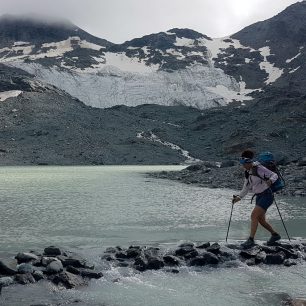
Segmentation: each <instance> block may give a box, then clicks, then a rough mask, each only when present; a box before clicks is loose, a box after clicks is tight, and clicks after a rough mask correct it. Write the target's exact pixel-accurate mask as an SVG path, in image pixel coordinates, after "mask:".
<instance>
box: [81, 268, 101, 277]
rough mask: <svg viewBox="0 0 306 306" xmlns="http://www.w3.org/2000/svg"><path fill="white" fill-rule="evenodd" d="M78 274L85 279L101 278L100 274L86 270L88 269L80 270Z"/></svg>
mask: <svg viewBox="0 0 306 306" xmlns="http://www.w3.org/2000/svg"><path fill="white" fill-rule="evenodd" d="M80 274H81V276H82V277H87V278H95V279H99V278H101V277H103V273H102V272H97V271H92V270H88V269H84V270H81V273H80Z"/></svg>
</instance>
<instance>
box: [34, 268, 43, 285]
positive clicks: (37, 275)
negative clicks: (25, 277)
mask: <svg viewBox="0 0 306 306" xmlns="http://www.w3.org/2000/svg"><path fill="white" fill-rule="evenodd" d="M32 275H33V277H34V279H35V280H36V281H37V282H38V281H40V280H42V279H44V278H45V276H44V273H43V272H42V271H38V270H36V271H34V272H33V273H32Z"/></svg>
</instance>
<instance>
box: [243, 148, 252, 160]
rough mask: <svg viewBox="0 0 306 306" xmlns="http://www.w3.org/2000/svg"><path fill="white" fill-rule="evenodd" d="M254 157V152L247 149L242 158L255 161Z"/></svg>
mask: <svg viewBox="0 0 306 306" xmlns="http://www.w3.org/2000/svg"><path fill="white" fill-rule="evenodd" d="M254 155H255V154H254V152H253V151H252V150H250V149H246V150H244V151H243V152H242V153H241V157H245V158H250V159H253V157H254Z"/></svg>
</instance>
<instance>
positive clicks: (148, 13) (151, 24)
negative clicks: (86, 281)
mask: <svg viewBox="0 0 306 306" xmlns="http://www.w3.org/2000/svg"><path fill="white" fill-rule="evenodd" d="M295 2H299V1H297V0H150V1H149V0H0V12H1V14H23V13H38V14H48V15H51V16H57V17H65V18H66V19H69V20H70V21H72V22H73V23H75V24H76V25H77V26H79V27H80V28H82V29H84V30H86V31H87V32H89V33H91V34H93V35H95V36H98V37H101V38H105V39H107V40H109V41H112V42H114V43H122V42H124V41H126V40H130V39H132V38H135V37H141V36H143V35H146V34H151V33H157V32H160V31H166V30H169V29H171V28H175V27H179V28H190V29H193V30H196V31H199V32H201V33H202V34H206V35H208V36H210V37H224V36H228V35H230V34H233V33H235V32H237V31H239V30H241V29H242V28H243V27H245V26H247V25H250V24H252V23H254V22H257V21H261V20H265V19H268V18H270V17H272V16H274V15H276V14H277V13H279V12H281V11H282V10H284V9H285V8H286V7H287V6H289V5H290V4H293V3H295Z"/></svg>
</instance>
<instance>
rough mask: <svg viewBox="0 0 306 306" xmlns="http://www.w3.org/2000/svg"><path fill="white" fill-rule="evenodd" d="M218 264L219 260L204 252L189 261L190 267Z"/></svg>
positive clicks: (213, 255)
mask: <svg viewBox="0 0 306 306" xmlns="http://www.w3.org/2000/svg"><path fill="white" fill-rule="evenodd" d="M218 263H219V258H218V257H217V256H216V255H215V254H213V253H210V252H206V253H204V254H202V255H199V256H197V257H195V258H193V259H191V261H190V265H191V266H205V265H209V264H213V265H215V264H218Z"/></svg>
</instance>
